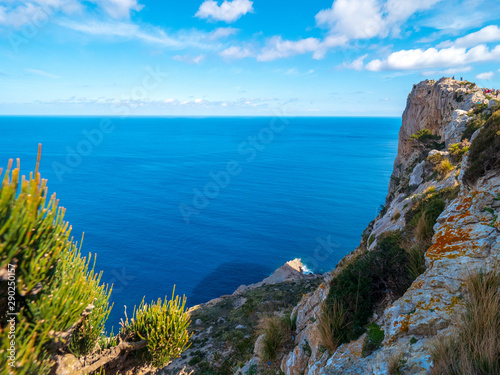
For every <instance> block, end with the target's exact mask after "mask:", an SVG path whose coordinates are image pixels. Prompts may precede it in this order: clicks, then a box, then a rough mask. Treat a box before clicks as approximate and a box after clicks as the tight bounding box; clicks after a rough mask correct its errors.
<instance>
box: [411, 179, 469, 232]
mask: <svg viewBox="0 0 500 375" xmlns="http://www.w3.org/2000/svg"><path fill="white" fill-rule="evenodd" d="M459 191H460V187H459V186H455V187H452V188H446V189H442V190H440V191H438V192H434V193H431V194H429V195H427V196H426V197H424V198H422V199H420V200H419V201H418V202H417V203H416V204H414V205H413V207H412V208H411V209H410V210H408V212H407V213H406V216H405V219H406V223H407V227H408V228H407V230H408V231H412V230H415V228H417V226H418V225H419V221H420V220H421V217H422V216H423V215H425V218H424V220H425V223H426V224H427V225H426V228H430V229H432V227H433V226H434V224H436V220H437V218H438V217H439V215H441V213H442V212H443V210H444V209H445V207H446V202H449V201H451V200H453V199H455V198H456V197H457V196H458V192H459ZM420 225H422V224H420ZM424 229H425V228H424ZM424 233H425V232H424ZM433 234H434V231H433V230H432V231H431V232H430V233H429V235H430V237H432V235H433ZM418 239H420V240H425V238H417V240H418Z"/></svg>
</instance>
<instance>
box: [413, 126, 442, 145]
mask: <svg viewBox="0 0 500 375" xmlns="http://www.w3.org/2000/svg"><path fill="white" fill-rule="evenodd" d="M410 139H412V140H415V141H419V142H426V141H437V140H439V139H441V137H439V136H438V135H434V134H432V131H430V130H429V129H422V130H420V131H419V132H418V133H417V134H413V135H412V136H411V137H410Z"/></svg>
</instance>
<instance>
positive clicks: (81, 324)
mask: <svg viewBox="0 0 500 375" xmlns="http://www.w3.org/2000/svg"><path fill="white" fill-rule="evenodd" d="M40 152H41V148H40V149H39V155H38V161H37V165H36V168H35V173H31V174H30V177H29V178H28V179H26V178H24V176H23V178H22V181H21V183H20V184H19V161H18V163H17V164H18V165H17V168H15V169H12V161H10V162H9V166H8V168H7V170H6V172H5V175H4V177H3V183H2V187H1V190H0V270H2V271H4V270H5V271H6V270H7V269H8V268H9V264H15V265H16V268H15V290H16V306H15V308H14V310H15V312H17V313H19V315H18V316H17V325H16V328H17V334H16V344H17V366H18V367H17V370H18V371H17V373H18V374H30V373H37V374H45V373H48V371H49V367H50V366H49V359H50V356H51V355H52V354H54V353H53V352H51V351H50V348H51V347H60V346H62V347H65V346H67V345H68V344H71V343H73V348H74V349H75V352H76V353H77V354H81V353H83V352H87V351H88V350H90V349H92V348H93V347H94V346H95V344H96V342H97V340H98V338H99V335H100V333H101V329H102V327H103V325H104V322H105V319H106V318H107V316H108V314H109V311H110V309H111V307H110V306H109V304H108V298H109V293H110V289H109V287H108V286H106V285H101V284H100V277H101V275H100V274H96V273H95V272H94V268H93V267H92V268H91V267H89V265H90V261H91V260H90V256H89V258H88V259H86V258H82V257H81V256H80V252H79V249H78V248H77V246H76V243H75V242H73V239H72V238H70V230H71V227H69V225H68V224H67V223H66V222H64V213H65V210H64V209H63V208H61V207H58V201H57V200H56V197H55V195H52V196H51V197H50V199H48V198H47V197H48V193H47V187H46V180H42V179H41V177H40V173H39V172H38V167H39V162H40ZM4 288H5V289H4ZM4 290H5V291H6V290H7V282H4V281H2V282H1V283H0V294H3V291H4ZM1 297H2V298H3V297H4V296H3V295H1ZM92 306H94V307H93V308H92ZM89 309H90V313H89V312H88V310H89ZM11 312H14V311H11ZM2 315H3V314H2ZM90 321H91V322H93V325H88V324H87V322H90ZM6 323H7V321H6V318H5V315H4V316H3V317H2V320H1V321H0V333H3V331H4V330H6V329H7V328H8V326H7V324H6ZM70 328H71V329H70ZM66 331H67V334H66ZM70 332H72V334H70ZM68 335H70V339H71V343H68V342H66V338H67V336H68ZM0 336H1V339H0V340H1V342H0V347H1V348H2V349H3V350H5V348H8V346H9V340H8V335H5V334H1V335H0ZM49 344H50V345H49ZM77 347H78V348H77ZM89 348H90V349H89ZM0 364H1V366H2V368H3V369H4V370H3V371H8V368H9V367H8V363H7V358H6V356H2V358H1V359H0Z"/></svg>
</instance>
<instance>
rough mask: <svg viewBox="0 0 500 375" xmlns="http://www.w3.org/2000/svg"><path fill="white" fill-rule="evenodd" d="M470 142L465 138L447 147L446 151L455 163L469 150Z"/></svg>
mask: <svg viewBox="0 0 500 375" xmlns="http://www.w3.org/2000/svg"><path fill="white" fill-rule="evenodd" d="M469 147H470V143H469V142H468V141H467V140H466V139H465V140H463V141H462V142H460V143H454V144H451V145H450V146H449V147H448V151H449V153H450V155H451V157H452V158H453V160H454V161H455V162H457V163H459V162H461V161H462V158H463V156H464V154H465V153H466V152H467V151H469Z"/></svg>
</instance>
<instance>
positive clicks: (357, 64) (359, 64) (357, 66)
mask: <svg viewBox="0 0 500 375" xmlns="http://www.w3.org/2000/svg"><path fill="white" fill-rule="evenodd" d="M366 56H368V55H363V56H360V57H358V58H357V59H356V60H354V61H353V62H350V63H343V64H342V67H343V68H346V69H354V70H362V69H363V61H364V59H366Z"/></svg>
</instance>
